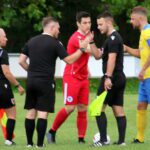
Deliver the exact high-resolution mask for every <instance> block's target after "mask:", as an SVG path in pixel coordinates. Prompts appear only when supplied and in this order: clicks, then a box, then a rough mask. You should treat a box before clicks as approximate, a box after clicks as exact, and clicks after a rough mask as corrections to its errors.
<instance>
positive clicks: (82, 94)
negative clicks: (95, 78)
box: [63, 75, 89, 105]
mask: <svg viewBox="0 0 150 150" xmlns="http://www.w3.org/2000/svg"><path fill="white" fill-rule="evenodd" d="M63 93H64V104H65V105H77V104H85V105H88V101H89V81H88V79H84V80H78V79H76V78H74V77H72V76H70V75H65V76H64V77H63Z"/></svg>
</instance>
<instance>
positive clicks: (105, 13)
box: [97, 11, 113, 19]
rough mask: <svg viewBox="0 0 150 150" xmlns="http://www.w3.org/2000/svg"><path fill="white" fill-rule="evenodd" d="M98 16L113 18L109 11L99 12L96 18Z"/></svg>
mask: <svg viewBox="0 0 150 150" xmlns="http://www.w3.org/2000/svg"><path fill="white" fill-rule="evenodd" d="M100 18H111V19H113V16H112V14H111V13H110V12H108V11H104V12H103V13H102V14H99V15H98V16H97V19H100Z"/></svg>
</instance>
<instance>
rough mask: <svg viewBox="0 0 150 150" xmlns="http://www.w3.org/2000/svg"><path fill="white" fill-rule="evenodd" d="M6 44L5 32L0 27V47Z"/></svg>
mask: <svg viewBox="0 0 150 150" xmlns="http://www.w3.org/2000/svg"><path fill="white" fill-rule="evenodd" d="M6 44H7V37H6V33H5V31H4V29H3V28H0V47H5V46H6Z"/></svg>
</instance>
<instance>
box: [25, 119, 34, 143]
mask: <svg viewBox="0 0 150 150" xmlns="http://www.w3.org/2000/svg"><path fill="white" fill-rule="evenodd" d="M34 129H35V119H27V118H26V119H25V130H26V136H27V145H33V133H34Z"/></svg>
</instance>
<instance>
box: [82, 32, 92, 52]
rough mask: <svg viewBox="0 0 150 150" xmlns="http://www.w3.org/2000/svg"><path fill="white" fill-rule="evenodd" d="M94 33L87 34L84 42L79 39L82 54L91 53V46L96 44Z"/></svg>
mask: <svg viewBox="0 0 150 150" xmlns="http://www.w3.org/2000/svg"><path fill="white" fill-rule="evenodd" d="M93 38H94V33H93V32H89V33H87V35H86V37H85V39H84V40H82V39H80V38H79V48H80V50H81V51H82V52H86V53H88V52H90V44H94V40H93Z"/></svg>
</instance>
